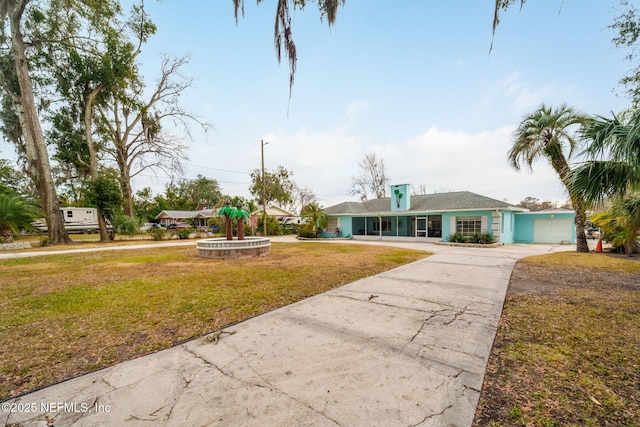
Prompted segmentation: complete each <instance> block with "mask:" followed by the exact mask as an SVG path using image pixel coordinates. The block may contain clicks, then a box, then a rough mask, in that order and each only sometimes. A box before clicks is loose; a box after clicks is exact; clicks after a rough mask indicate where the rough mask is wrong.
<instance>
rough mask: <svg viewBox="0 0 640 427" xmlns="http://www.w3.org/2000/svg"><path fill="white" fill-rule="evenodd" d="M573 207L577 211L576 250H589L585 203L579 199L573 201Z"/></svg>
mask: <svg viewBox="0 0 640 427" xmlns="http://www.w3.org/2000/svg"><path fill="white" fill-rule="evenodd" d="M573 208H574V209H575V212H576V218H575V224H576V251H577V252H589V243H588V242H587V235H586V234H585V232H584V225H585V222H586V220H587V215H586V212H585V208H584V204H583V203H582V202H579V201H577V202H573Z"/></svg>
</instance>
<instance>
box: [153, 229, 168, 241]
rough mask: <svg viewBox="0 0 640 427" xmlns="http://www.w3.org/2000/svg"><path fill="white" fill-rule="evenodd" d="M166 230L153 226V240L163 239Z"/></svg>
mask: <svg viewBox="0 0 640 427" xmlns="http://www.w3.org/2000/svg"><path fill="white" fill-rule="evenodd" d="M166 233H167V232H166V230H165V229H164V228H154V229H152V230H151V237H152V238H153V240H155V241H160V240H162V239H164V236H165V234H166Z"/></svg>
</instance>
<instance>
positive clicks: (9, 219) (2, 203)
mask: <svg viewBox="0 0 640 427" xmlns="http://www.w3.org/2000/svg"><path fill="white" fill-rule="evenodd" d="M39 214H40V208H38V207H37V206H36V205H35V204H34V203H32V202H23V201H21V200H20V197H19V196H10V195H7V194H0V234H2V238H3V240H4V243H11V242H13V235H14V234H18V233H20V229H21V228H29V227H31V222H32V221H33V220H34V219H36V218H37V217H38V215H39Z"/></svg>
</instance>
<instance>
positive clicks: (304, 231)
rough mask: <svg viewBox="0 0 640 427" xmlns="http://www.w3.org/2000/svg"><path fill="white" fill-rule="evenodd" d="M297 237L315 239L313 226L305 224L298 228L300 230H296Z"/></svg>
mask: <svg viewBox="0 0 640 427" xmlns="http://www.w3.org/2000/svg"><path fill="white" fill-rule="evenodd" d="M298 237H308V238H315V237H316V232H315V230H314V227H313V224H311V223H307V224H304V225H303V226H302V227H300V230H298Z"/></svg>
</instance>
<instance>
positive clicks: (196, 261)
mask: <svg viewBox="0 0 640 427" xmlns="http://www.w3.org/2000/svg"><path fill="white" fill-rule="evenodd" d="M56 249H57V248H56ZM427 255H428V254H426V253H424V252H418V251H408V250H404V249H396V248H389V247H382V246H381V247H377V246H375V247H374V246H364V245H349V244H327V243H294V244H278V243H274V244H272V251H271V254H270V255H268V256H266V257H260V258H251V259H239V260H211V259H202V258H198V257H197V256H196V251H195V248H194V247H164V248H153V249H145V250H143V251H141V250H120V251H109V252H92V253H86V254H73V255H71V254H66V255H50V256H42V257H34V258H27V259H24V258H23V259H15V260H8V261H1V262H0V295H2V298H1V299H0V400H2V399H5V398H8V397H10V396H15V395H17V394H19V393H22V392H24V391H27V390H31V389H33V388H36V387H40V386H44V385H47V384H51V383H53V382H55V381H59V380H62V379H65V378H70V377H73V376H76V375H79V374H82V373H86V372H89V371H91V370H95V369H98V368H102V367H105V366H109V365H112V364H114V363H118V362H121V361H124V360H127V359H131V358H133V357H137V356H140V355H143V354H147V353H150V352H154V351H156V350H159V349H162V348H166V347H169V346H171V345H175V344H176V343H179V342H182V341H184V340H188V339H191V338H194V337H198V336H201V335H204V334H207V333H209V332H211V331H214V330H217V329H219V328H222V327H224V326H226V325H229V324H231V323H234V322H238V321H241V320H244V319H247V318H249V317H251V316H255V315H257V314H260V313H264V312H266V311H269V310H273V309H275V308H278V307H282V306H285V305H287V304H291V303H293V302H295V301H299V300H302V299H304V298H307V297H309V296H312V295H316V294H318V293H321V292H324V291H327V290H329V289H332V288H335V287H337V286H340V285H343V284H345V283H348V282H351V281H353V280H356V279H359V278H362V277H365V276H370V275H373V274H376V273H379V272H382V271H385V270H388V269H391V268H394V267H397V266H399V265H401V264H405V263H409V262H412V261H415V260H417V259H420V258H423V257H425V256H427Z"/></svg>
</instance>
